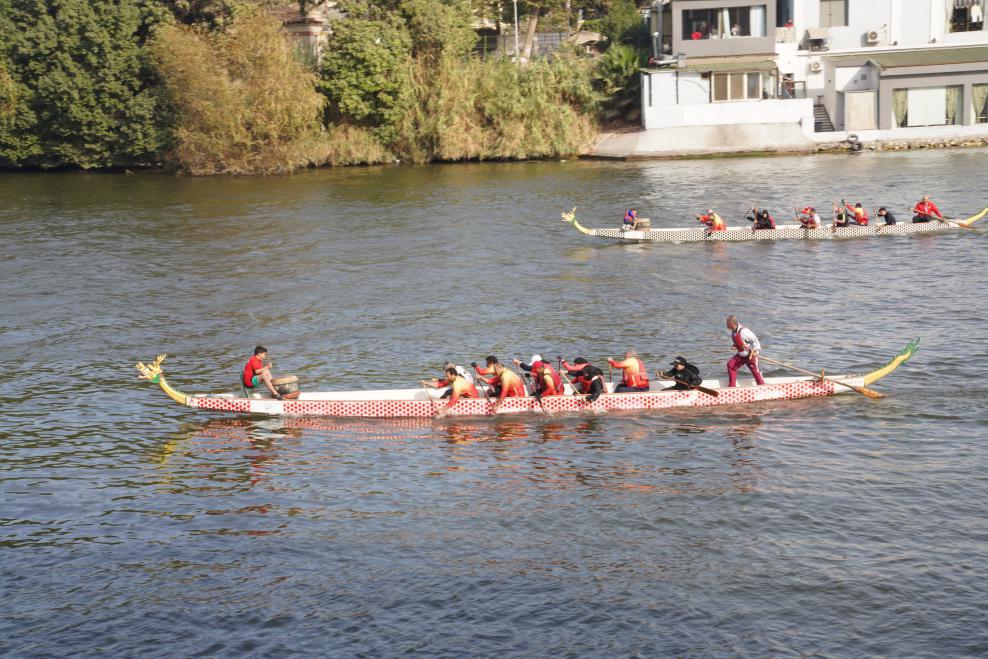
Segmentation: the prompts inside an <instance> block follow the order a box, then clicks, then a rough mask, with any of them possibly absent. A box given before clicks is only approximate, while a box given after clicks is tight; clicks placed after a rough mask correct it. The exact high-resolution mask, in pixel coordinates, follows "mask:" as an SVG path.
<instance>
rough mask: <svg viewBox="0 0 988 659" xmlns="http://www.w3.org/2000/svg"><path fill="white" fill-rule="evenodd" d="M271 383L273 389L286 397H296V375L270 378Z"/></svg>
mask: <svg viewBox="0 0 988 659" xmlns="http://www.w3.org/2000/svg"><path fill="white" fill-rule="evenodd" d="M271 385H272V386H273V387H274V389H275V391H277V392H278V393H279V394H281V395H282V396H285V397H286V398H288V397H291V398H298V394H299V389H298V376H295V375H282V376H281V377H277V378H271ZM293 394H294V395H293Z"/></svg>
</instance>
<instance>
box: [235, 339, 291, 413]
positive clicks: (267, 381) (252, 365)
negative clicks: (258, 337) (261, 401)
mask: <svg viewBox="0 0 988 659" xmlns="http://www.w3.org/2000/svg"><path fill="white" fill-rule="evenodd" d="M265 362H267V363H265ZM242 379H243V383H244V387H245V388H246V389H248V390H249V389H254V388H256V387H257V386H259V385H261V384H263V385H264V386H265V388H266V389H267V390H268V391H269V392H270V393H271V397H272V398H277V399H278V400H281V399H282V396H281V394H279V393H278V390H277V389H275V388H274V385H273V384H271V363H270V362H268V349H267V348H265V347H264V346H257V347H255V348H254V356H253V357H251V358H250V359H248V360H247V364H246V365H245V366H244V374H243V376H242Z"/></svg>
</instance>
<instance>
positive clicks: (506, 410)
mask: <svg viewBox="0 0 988 659" xmlns="http://www.w3.org/2000/svg"><path fill="white" fill-rule="evenodd" d="M918 349H919V339H915V340H914V341H911V342H910V343H909V344H908V345H907V346H906V347H905V348H903V349H902V351H900V352H899V354H897V355H896V356H895V357H893V358H892V359H891V360H890V361H889V362H888V363H886V364H885V365H884V366H882V367H881V368H877V369H875V370H873V371H871V372H869V373H866V374H864V375H840V376H831V375H826V376H824V374H822V373H821V375H820V376H819V377H781V378H766V379H765V384H764V385H757V386H756V385H755V383H754V382H753V381H751V380H740V381H739V382H738V385H739V386H737V387H726V386H724V384H723V383H722V382H720V381H718V380H704V381H703V386H704V388H707V389H710V390H712V394H713V395H711V394H708V393H703V392H701V391H698V390H695V389H692V390H682V391H680V390H672V391H661V389H663V388H664V387H667V386H670V385H672V382H670V381H662V380H660V381H658V382H655V381H653V382H652V389H651V390H650V391H642V392H633V393H620V394H616V393H613V388H614V383H608V385H607V392H608V393H605V394H603V395H602V396H601V397H600V398H598V399H597V400H595V401H594V402H592V403H591V402H588V401H587V400H586V399H585V398H584V397H583V396H581V395H573V393H572V390H571V389H570V388H569V386H568V385H567V388H566V391H567V395H562V396H544V397H542V399H541V401H540V400H539V399H537V398H535V397H534V396H525V397H524V398H520V397H519V398H506V399H505V400H504V403H503V404H502V405H501V407H500V408H499V409H498V410H497V413H496V415H497V416H501V415H505V414H508V415H510V414H526V413H534V414H556V413H561V412H571V413H580V412H584V413H588V412H589V413H601V412H612V411H629V410H661V409H668V408H674V407H710V406H715V405H742V404H748V403H757V402H762V401H771V400H794V399H798V398H812V397H815V396H830V395H833V394H840V393H846V392H849V391H853V390H855V388H861V387H867V386H868V385H870V384H872V383H874V382H877V381H878V380H880V379H881V378H883V377H885V376H886V375H888V374H889V373H891V372H892V371H894V370H895V369H896V368H898V367H899V366H900V365H902V364H903V363H904V362H905V361H906V360H908V359H909V358H910V357H912V356H913V354H914V353H915V352H916V351H917V350H918ZM164 360H165V355H159V356H158V358H157V359H155V360H154V361H153V362H151V363H150V364H148V365H145V364H143V363H138V364H137V370H138V371H139V373H140V377H141V378H142V379H145V380H149V381H151V382H153V383H155V384H157V385H158V386H160V387H161V389H162V391H164V392H165V394H167V395H168V396H169V397H170V398H171V399H172V400H174V401H175V402H177V403H179V404H181V405H187V406H188V407H192V408H196V409H200V410H213V411H217V412H233V413H237V414H265V415H272V416H328V417H376V418H428V417H435V416H437V415H438V414H439V413H440V411H442V410H443V409H444V408H445V406H446V400H445V399H441V398H439V396H438V392H437V394H433V393H430V392H429V391H427V390H425V389H422V388H418V389H382V390H376V391H374V390H370V391H337V392H334V391H314V392H304V391H303V392H302V393H301V394H299V396H298V398H295V399H293V400H287V399H286V400H277V399H274V398H271V397H269V396H268V395H267V394H260V393H254V394H251V395H250V396H245V395H244V394H243V393H242V392H235V393H218V394H185V393H182V392H181V391H179V390H177V389H175V388H174V387H172V386H171V385H170V384H169V383H168V382H167V381H166V380H165V377H164V375H163V374H162V368H161V364H162V362H164ZM492 407H493V402H492V401H491V400H489V399H487V398H486V397H484V396H481V397H480V398H468V399H460V400H459V401H457V402H456V404H455V405H453V406H452V407H450V408H449V409H448V410H445V411H444V413H445V414H446V415H448V416H453V417H480V416H490V415H491V408H492Z"/></svg>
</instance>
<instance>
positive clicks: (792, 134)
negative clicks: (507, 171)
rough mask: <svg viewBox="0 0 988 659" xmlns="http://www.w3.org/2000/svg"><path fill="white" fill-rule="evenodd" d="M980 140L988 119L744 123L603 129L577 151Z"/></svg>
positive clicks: (638, 155)
mask: <svg viewBox="0 0 988 659" xmlns="http://www.w3.org/2000/svg"><path fill="white" fill-rule="evenodd" d="M855 143H857V144H858V145H860V146H857V147H855V146H854V144H855ZM984 146H988V124H979V125H977V126H929V127H923V128H900V129H896V130H866V131H856V132H854V131H840V132H831V133H810V134H807V133H806V132H805V131H803V129H802V127H801V126H799V125H796V124H745V125H727V126H688V127H683V128H656V129H652V130H637V131H627V132H605V133H601V134H600V136H599V137H598V139H597V142H596V144H594V146H593V147H592V148H590V149H589V150H587V152H586V153H583V154H581V156H582V157H586V158H601V159H614V160H637V159H648V158H679V157H687V158H695V157H705V156H707V157H709V156H731V155H758V154H761V155H771V154H778V153H834V152H848V151H851V152H853V151H855V150H858V151H862V150H867V151H901V150H908V149H946V148H959V147H984Z"/></svg>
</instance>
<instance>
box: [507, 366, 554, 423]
mask: <svg viewBox="0 0 988 659" xmlns="http://www.w3.org/2000/svg"><path fill="white" fill-rule="evenodd" d="M519 361H520V360H519ZM515 373H518V377H520V378H521V385H522V387H524V386H525V378H524V377H522V374H521V373H519V372H518V371H517V370H515ZM532 397H533V398H535V400H537V401H539V407H541V408H542V413H543V414H545V415H546V416H550V414H549V410H547V409H546V408H545V403H543V402H542V392H541V391H539V390H538V389H537V388H536V387H535V376H534V374H532Z"/></svg>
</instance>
